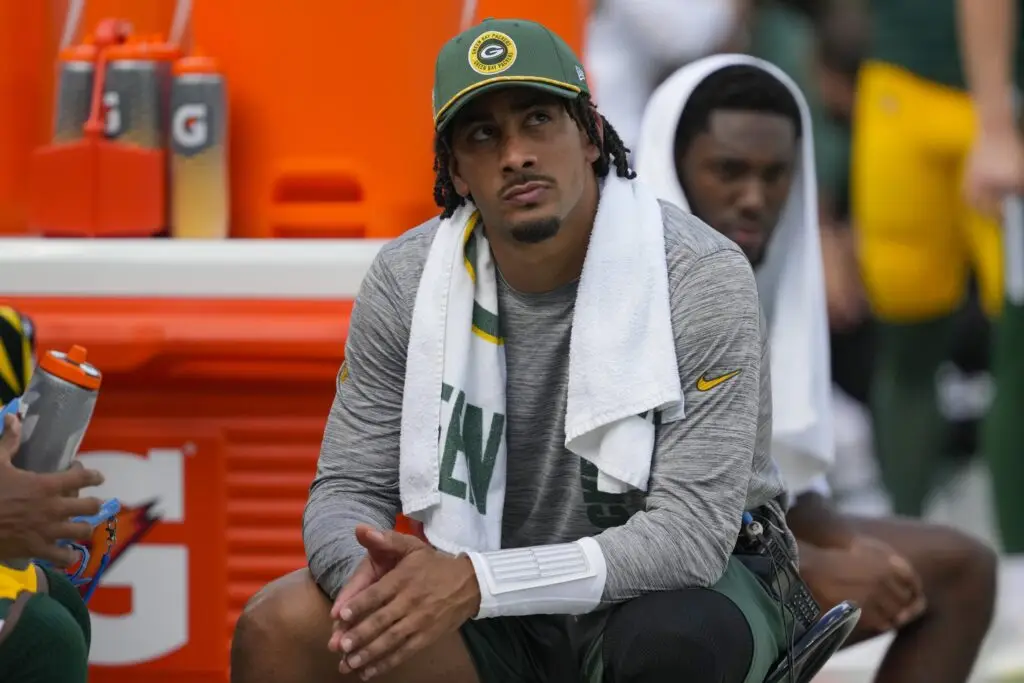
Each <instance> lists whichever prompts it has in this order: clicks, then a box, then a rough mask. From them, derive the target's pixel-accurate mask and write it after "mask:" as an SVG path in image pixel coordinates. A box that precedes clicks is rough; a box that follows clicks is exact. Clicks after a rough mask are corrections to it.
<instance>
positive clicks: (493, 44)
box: [468, 31, 517, 76]
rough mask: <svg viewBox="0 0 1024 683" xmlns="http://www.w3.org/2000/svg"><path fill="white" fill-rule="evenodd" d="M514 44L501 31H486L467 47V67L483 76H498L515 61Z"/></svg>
mask: <svg viewBox="0 0 1024 683" xmlns="http://www.w3.org/2000/svg"><path fill="white" fill-rule="evenodd" d="M516 55H517V51H516V44H515V41H513V40H512V39H511V38H509V37H508V36H507V35H505V34H504V33H502V32H501V31H487V32H486V33H482V34H480V36H479V37H478V38H477V39H476V40H474V41H473V44H472V45H470V46H469V55H468V56H469V66H470V68H472V69H473V71H475V72H477V73H478V74H482V75H484V76H493V75H494V74H500V73H501V72H502V71H505V70H506V69H508V68H509V67H510V66H512V64H514V63H515V61H516Z"/></svg>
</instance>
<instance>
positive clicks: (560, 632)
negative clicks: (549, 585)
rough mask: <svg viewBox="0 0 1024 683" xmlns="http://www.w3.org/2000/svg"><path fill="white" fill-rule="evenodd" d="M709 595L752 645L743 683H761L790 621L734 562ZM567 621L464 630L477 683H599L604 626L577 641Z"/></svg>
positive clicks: (546, 619) (497, 622)
mask: <svg viewBox="0 0 1024 683" xmlns="http://www.w3.org/2000/svg"><path fill="white" fill-rule="evenodd" d="M712 590H714V591H715V592H717V593H720V594H722V595H724V596H725V597H727V598H729V600H730V601H731V602H732V603H733V604H734V605H736V607H738V608H739V611H740V612H741V613H742V615H743V618H744V620H745V621H746V623H747V626H748V627H749V629H750V636H751V638H752V640H753V655H752V657H751V660H750V665H749V669H748V671H747V675H746V679H745V683H760V682H761V681H763V680H764V678H765V677H766V676H767V675H768V672H769V671H770V670H771V668H772V666H774V664H775V662H776V661H777V660H778V659H779V657H780V656H781V654H782V653H783V652H784V651H785V648H786V646H787V642H788V638H787V627H788V628H789V629H790V630H792V629H793V621H792V618H790V617H787V618H786V619H785V620H784V619H783V613H782V611H781V610H780V607H779V604H778V603H777V602H776V601H775V600H773V599H772V597H771V596H770V595H769V594H768V592H767V591H766V590H765V589H764V587H763V586H762V585H761V583H760V581H758V579H757V578H756V577H755V576H754V574H753V573H752V572H751V571H750V570H749V569H747V568H746V567H745V566H744V565H743V564H742V563H741V562H740V561H739V560H738V559H736V558H735V557H732V558H730V560H729V564H728V567H727V568H726V571H725V574H724V575H723V576H722V578H721V580H720V581H719V582H718V583H717V584H715V585H714V586H712ZM614 609H617V608H612V610H614ZM612 610H608V611H607V612H606V613H605V614H606V615H610V614H611V612H612ZM570 620H571V618H567V617H561V616H547V615H542V616H534V617H505V618H497V619H480V620H477V621H470V622H468V623H467V624H466V625H465V626H463V628H462V637H463V640H464V642H465V643H466V647H467V649H468V650H469V654H470V656H471V657H472V658H473V662H474V664H475V666H476V669H477V674H478V676H479V678H480V682H481V683H562V682H564V681H578V682H579V683H602V681H603V679H604V659H603V648H602V641H603V636H604V632H603V626H598V628H596V629H592V630H590V632H589V633H588V634H587V635H585V636H583V637H582V638H581V637H580V630H579V629H578V628H575V627H574V626H573V624H572V622H571V621H570ZM606 620H607V619H604V620H603V621H606Z"/></svg>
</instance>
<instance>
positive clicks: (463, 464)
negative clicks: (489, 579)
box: [399, 175, 683, 552]
mask: <svg viewBox="0 0 1024 683" xmlns="http://www.w3.org/2000/svg"><path fill="white" fill-rule="evenodd" d="M476 216H478V214H477V213H476V209H475V207H473V206H472V205H467V206H465V207H462V208H461V209H459V210H458V211H457V212H456V213H455V214H454V215H453V216H452V217H451V218H450V219H446V220H443V221H441V224H440V226H439V227H438V229H437V233H436V234H435V236H434V240H433V242H432V244H431V247H430V252H429V254H428V256H427V261H426V264H425V266H424V269H423V275H422V276H421V278H420V286H419V290H418V292H417V294H416V302H415V306H414V309H413V316H412V324H411V329H410V335H409V348H408V356H407V361H406V375H405V393H404V397H403V404H402V434H401V453H400V460H399V471H400V476H399V485H400V494H401V499H402V511H403V513H404V514H405V515H407V516H409V517H412V518H414V519H417V520H419V521H421V522H423V526H424V534H425V535H426V537H427V539H428V540H429V541H430V542H431V543H432V544H434V545H435V546H436V547H438V548H441V549H442V550H446V551H448V552H463V551H467V550H474V551H488V550H496V549H499V548H500V547H501V521H502V508H503V505H504V495H505V491H504V487H505V481H506V479H505V466H506V462H507V457H506V452H505V443H506V442H505V437H504V415H506V414H507V412H506V410H505V403H504V398H505V396H504V394H505V367H504V363H505V356H504V348H503V340H501V339H500V336H501V335H500V324H498V323H497V322H496V321H491V322H492V324H493V325H494V326H496V328H497V329H498V330H499V334H498V335H497V336H498V340H497V341H498V342H499V343H494V342H495V340H494V339H492V338H491V337H494V336H495V335H493V334H489V333H488V334H480V332H478V331H477V329H476V328H474V325H473V321H474V320H480V317H479V316H480V313H479V310H477V311H476V313H474V309H475V308H476V309H479V308H484V309H488V312H489V313H491V314H494V315H495V318H496V317H497V315H498V314H500V312H499V311H498V310H497V281H496V278H497V277H498V275H497V270H496V268H495V266H494V262H493V260H492V257H491V253H490V248H489V246H488V242H487V239H486V236H485V231H484V228H483V227H482V226H481V225H479V224H477V225H475V227H474V226H470V221H471V220H472V221H476ZM470 243H471V244H472V245H473V246H472V247H470V248H469V249H467V247H466V245H467V244H470ZM474 315H476V316H477V317H474ZM491 331H493V329H492V330H491ZM569 346H570V351H569V382H568V385H569V386H568V390H567V391H568V395H567V404H566V417H565V446H566V448H567V449H568V451H569V452H570V453H571V454H572V455H569V454H564V455H565V457H581V458H584V459H586V460H589V461H590V462H592V463H593V464H594V465H595V466H596V467H597V469H598V472H599V476H598V488H599V490H602V491H607V492H615V493H618V492H622V491H625V490H628V489H639V490H646V488H647V484H648V478H649V476H650V470H651V459H652V455H653V449H654V439H655V426H654V413H655V412H656V411H660V414H661V420H660V421H661V422H670V421H672V420H677V419H681V418H682V416H683V393H682V386H681V382H680V379H679V368H678V365H677V362H676V353H675V336H674V334H673V330H672V322H671V311H670V307H669V296H668V267H667V264H666V260H665V235H664V225H663V222H662V215H661V207H660V205H659V204H658V200H657V198H656V197H655V195H654V193H653V192H652V191H651V190H650V189H649V188H646V187H644V186H643V185H641V184H639V183H637V182H635V181H631V180H626V179H623V178H619V177H617V176H615V175H612V176H610V177H609V178H607V179H606V180H605V181H604V184H603V188H602V193H601V200H600V203H599V206H598V211H597V217H596V219H595V224H594V228H593V231H592V234H591V237H590V243H589V246H588V249H587V256H586V259H585V261H584V264H583V272H582V274H581V276H580V281H579V286H578V289H577V294H576V305H575V310H574V314H573V324H572V332H571V338H570V345H569ZM538 381H543V378H538ZM442 391H443V392H444V400H442ZM467 405H468V406H473V407H474V408H473V411H474V414H473V416H472V418H471V419H472V420H473V421H474V424H473V425H470V429H467V428H466V425H467V424H469V422H468V420H469V419H470V418H469V417H467V416H468V415H469V412H468V410H467V408H466V406H467ZM453 412H454V413H456V415H455V417H454V418H453V417H452V415H453ZM498 415H500V416H501V417H500V419H498V423H497V424H498V428H497V430H498V431H492V430H495V426H494V425H495V424H496V423H495V419H496V416H498ZM477 421H479V425H480V426H479V427H478V426H477V425H476V424H475V423H476V422H477ZM467 433H472V434H482V435H483V438H482V441H483V443H482V444H471V445H470V447H471V448H472V449H473V451H474V454H475V455H474V457H476V458H477V461H476V463H477V464H472V465H471V464H470V460H469V457H468V456H467V454H466V447H465V441H464V437H465V436H466V435H467ZM499 433H500V444H497V442H493V443H491V444H490V446H488V443H487V442H488V438H489V436H490V435H492V434H499ZM496 438H497V437H496ZM496 444H497V445H496ZM446 448H447V451H448V453H447V454H448V456H449V457H448V459H447V460H446ZM481 452H486V453H487V454H489V456H488V457H491V460H489V461H488V464H487V465H486V467H484V466H481V465H479V464H478V463H479V460H480V458H479V455H478V454H479V453H481ZM516 457H519V458H523V457H545V456H544V455H543V454H534V453H530V454H526V453H520V454H516ZM485 459H486V457H485ZM474 467H475V470H476V472H477V473H479V472H481V471H484V470H486V472H487V473H488V476H487V478H486V481H484V479H483V478H481V477H480V476H477V477H476V480H474V479H473V477H472V476H471V474H472V473H471V469H473V468H474ZM453 482H454V483H453Z"/></svg>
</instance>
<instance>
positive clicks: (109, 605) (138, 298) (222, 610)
mask: <svg viewBox="0 0 1024 683" xmlns="http://www.w3.org/2000/svg"><path fill="white" fill-rule="evenodd" d="M380 244H381V243H380V242H376V241H371V240H353V241H342V240H338V241H333V240H323V241H321V240H317V241H314V242H308V241H299V240H295V241H292V240H286V241H279V240H231V241H229V242H217V243H208V242H205V241H201V242H192V241H188V242H186V241H180V242H179V241H174V240H160V241H146V240H131V241H127V240H98V241H97V240H56V239H51V240H35V239H24V238H22V239H9V240H0V292H3V293H4V295H3V296H2V298H0V301H2V302H3V303H5V304H10V305H13V306H14V307H16V308H17V309H19V310H21V311H23V312H24V313H27V314H28V315H29V316H31V317H32V319H33V321H34V322H35V324H36V328H37V334H38V344H39V349H40V350H41V351H42V350H45V349H50V348H57V349H66V348H69V347H70V346H71V345H72V344H81V345H83V346H85V347H86V348H87V349H88V351H89V360H90V362H92V363H93V364H95V365H96V367H97V368H99V369H100V370H101V371H102V372H103V375H104V378H103V388H102V389H101V391H100V398H99V401H98V403H97V407H96V413H95V416H94V418H93V421H92V424H91V427H90V429H89V432H88V434H87V436H86V439H85V442H84V444H83V447H82V451H81V456H80V457H81V459H82V460H83V462H85V463H88V464H89V465H91V466H95V467H96V468H97V469H99V470H101V471H102V472H104V474H105V475H106V479H107V481H106V483H105V484H104V486H103V487H102V488H101V490H100V491H99V494H100V495H103V496H110V497H115V496H116V497H118V498H120V499H121V501H122V502H123V503H124V504H125V506H126V508H125V510H124V511H123V512H122V513H121V515H120V519H119V527H118V538H119V540H118V544H119V545H118V547H117V549H116V550H115V555H114V561H113V563H112V565H111V567H110V570H109V571H108V572H107V573H106V575H105V576H104V581H103V584H102V585H101V587H100V588H99V590H98V591H97V592H96V594H95V596H94V598H93V601H92V603H91V605H90V607H91V608H92V613H93V645H92V653H91V658H90V661H91V663H92V668H91V675H90V680H91V681H93V682H94V683H127V682H128V681H131V682H132V683H181V682H182V681H190V683H225V682H226V681H227V671H228V648H229V643H230V637H231V633H232V629H233V626H234V623H235V620H236V619H237V617H238V614H239V613H240V611H241V609H242V607H243V606H244V605H245V602H246V601H247V600H248V599H249V597H250V596H252V595H253V594H254V593H255V592H256V591H257V590H258V589H259V588H260V587H261V586H263V585H264V584H266V583H267V582H268V581H270V580H272V579H274V578H276V577H278V576H280V575H282V574H284V573H286V572H288V571H290V570H292V569H295V568H298V567H301V566H303V564H304V563H305V555H304V552H303V547H302V537H301V530H300V529H301V518H302V510H303V506H304V504H305V500H306V494H307V491H308V486H309V483H310V481H311V478H312V476H313V473H314V471H315V462H316V457H317V455H318V453H319V448H320V441H321V438H322V436H323V428H324V421H325V419H326V416H327V412H328V410H329V408H330V404H331V401H332V398H333V394H334V386H335V384H334V378H335V376H336V374H337V372H338V367H339V365H340V363H341V360H342V357H343V348H344V341H345V337H346V334H347V329H348V319H349V314H350V312H351V308H352V300H353V298H354V295H355V293H356V291H357V288H358V285H359V282H360V281H361V279H362V276H363V274H364V273H365V271H366V267H367V266H368V265H369V263H370V262H371V261H372V258H373V256H374V255H375V253H376V251H377V250H378V249H379V247H380Z"/></svg>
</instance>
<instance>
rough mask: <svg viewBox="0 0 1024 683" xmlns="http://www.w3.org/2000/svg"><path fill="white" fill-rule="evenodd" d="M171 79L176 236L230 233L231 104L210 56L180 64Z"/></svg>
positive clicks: (218, 236)
mask: <svg viewBox="0 0 1024 683" xmlns="http://www.w3.org/2000/svg"><path fill="white" fill-rule="evenodd" d="M173 73H174V76H173V82H172V84H171V109H170V112H171V114H170V131H171V133H170V141H169V153H170V155H171V194H170V197H171V201H170V204H171V223H170V227H171V236H172V237H178V238H187V239H197V238H207V239H209V238H213V239H223V238H225V237H227V236H228V220H229V216H228V212H229V208H228V206H229V192H230V188H229V187H228V144H227V117H228V103H227V93H226V91H225V84H224V77H223V76H222V75H221V73H220V72H219V69H218V67H217V63H216V62H215V61H214V60H213V59H211V58H209V57H185V58H183V59H179V60H178V61H176V62H175V63H174V70H173Z"/></svg>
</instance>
